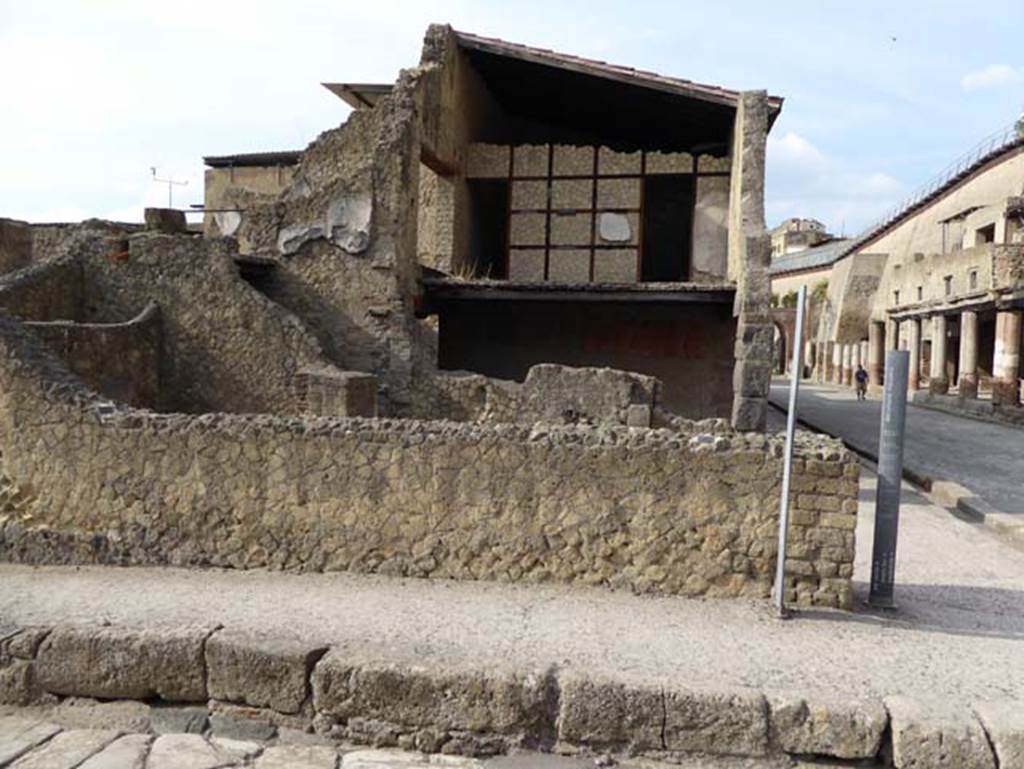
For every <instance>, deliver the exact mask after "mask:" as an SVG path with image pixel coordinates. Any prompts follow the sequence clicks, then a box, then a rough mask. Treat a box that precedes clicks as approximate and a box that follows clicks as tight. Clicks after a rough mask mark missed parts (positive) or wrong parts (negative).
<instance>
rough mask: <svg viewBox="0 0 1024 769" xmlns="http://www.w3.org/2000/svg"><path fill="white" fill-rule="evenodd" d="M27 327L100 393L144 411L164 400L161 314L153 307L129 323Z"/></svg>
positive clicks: (51, 323) (61, 323)
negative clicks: (162, 388) (161, 379)
mask: <svg viewBox="0 0 1024 769" xmlns="http://www.w3.org/2000/svg"><path fill="white" fill-rule="evenodd" d="M25 327H26V328H28V329H29V330H31V331H32V332H33V333H34V334H35V335H36V336H38V337H39V338H40V339H42V340H43V343H44V344H45V345H46V346H47V347H48V348H49V349H50V350H51V351H52V352H53V353H54V354H55V355H57V356H58V357H59V358H60V359H61V360H62V361H64V363H65V365H67V367H68V368H69V369H71V371H73V372H74V373H75V374H77V375H78V376H80V377H81V378H82V380H83V381H85V382H86V383H87V384H88V385H89V386H90V387H92V388H93V389H95V390H96V392H98V393H100V394H101V395H105V396H106V397H108V398H111V399H113V400H116V401H119V402H121V403H127V404H129V405H131V406H138V407H142V408H156V406H157V404H158V403H159V401H160V312H159V310H158V309H157V307H156V305H155V304H150V305H149V306H148V307H147V308H146V309H145V310H143V311H142V312H141V313H140V314H139V316H138V317H137V318H133V319H132V320H130V321H128V322H127V323H75V322H72V321H66V320H58V321H48V322H30V323H25Z"/></svg>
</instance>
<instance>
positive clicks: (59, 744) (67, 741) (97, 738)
mask: <svg viewBox="0 0 1024 769" xmlns="http://www.w3.org/2000/svg"><path fill="white" fill-rule="evenodd" d="M117 736H118V733H117V732H112V731H106V730H102V729H73V730H71V731H67V732H61V733H60V734H58V735H56V736H55V737H53V739H51V740H49V741H48V742H46V743H44V744H43V745H41V746H40V747H38V748H36V749H35V750H32V751H31V752H29V753H26V754H25V755H23V756H22V757H21V758H19V759H18V760H17V761H15V762H14V763H13V764H11V769H76V767H78V766H79V765H80V764H82V763H83V762H84V761H85V760H86V759H87V758H89V757H90V756H92V755H94V754H96V753H98V752H100V751H101V750H103V748H105V747H106V746H107V745H109V744H110V743H111V742H113V741H114V740H115V739H117Z"/></svg>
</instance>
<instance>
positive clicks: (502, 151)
mask: <svg viewBox="0 0 1024 769" xmlns="http://www.w3.org/2000/svg"><path fill="white" fill-rule="evenodd" d="M508 165H509V148H508V147H504V146H501V145H497V144H471V145H469V150H468V152H467V157H466V176H467V177H468V178H470V179H482V178H488V179H507V178H508V171H509V167H508Z"/></svg>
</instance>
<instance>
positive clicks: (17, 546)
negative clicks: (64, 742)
mask: <svg viewBox="0 0 1024 769" xmlns="http://www.w3.org/2000/svg"><path fill="white" fill-rule="evenodd" d="M0 359H3V360H4V361H5V366H4V367H3V368H2V369H0V452H2V461H3V473H4V475H5V476H6V479H7V480H6V481H5V482H4V483H3V486H4V488H5V491H4V492H3V496H4V500H3V501H2V502H0V505H3V506H4V508H5V509H6V512H5V513H4V514H3V521H2V524H0V555H2V557H3V558H4V559H7V560H15V561H25V562H36V563H44V562H51V563H54V562H60V563H93V562H100V563H136V564H146V563H148V564H160V563H168V564H180V565H185V564H189V565H199V564H202V565H212V566H223V567H236V568H253V567H273V568H289V569H304V570H322V569H332V570H333V569H347V570H351V571H360V572H378V573H385V574H400V575H406V576H416V577H443V578H460V579H497V580H510V581H557V582H581V583H586V584H604V585H610V586H618V587H625V588H631V589H633V590H637V591H655V592H665V593H678V594H685V595H708V596H744V595H745V596H758V597H765V596H767V595H768V592H769V588H770V584H771V580H772V576H773V573H774V553H775V536H776V506H777V499H778V493H779V478H780V470H781V458H780V457H781V453H782V452H781V448H782V446H781V439H779V438H775V437H768V438H766V437H765V436H763V435H756V434H755V435H743V434H738V433H732V434H728V435H723V434H718V435H714V434H686V433H679V432H674V431H671V430H645V429H639V430H637V429H629V428H609V427H598V428H595V427H581V426H568V427H556V426H535V427H532V428H531V427H523V426H518V425H468V424H455V423H448V422H418V421H410V420H402V421H389V420H364V419H328V418H319V419H287V418H280V417H270V416H255V415H248V416H246V415H227V414H207V415H203V416H189V415H183V414H155V413H152V412H146V411H139V410H133V409H130V408H127V407H115V406H111V405H110V404H109V403H105V402H103V401H98V400H97V398H96V397H95V395H94V394H92V393H91V392H90V391H89V390H87V389H85V388H84V387H83V386H82V385H81V384H80V383H79V382H78V381H77V380H76V379H75V378H74V377H72V376H71V375H70V374H68V373H67V372H66V370H65V369H63V367H61V366H60V365H59V364H58V363H57V362H56V360H55V359H54V358H52V357H51V356H50V355H49V354H48V353H46V351H45V349H44V348H43V347H42V345H40V344H39V343H38V342H37V341H36V340H34V339H33V338H32V337H31V335H30V334H29V332H27V331H26V330H25V329H23V328H21V327H20V326H19V325H18V324H17V323H15V322H13V321H11V320H9V319H3V318H0ZM68 467H74V468H75V472H74V473H68V472H67V468H68ZM794 467H795V477H794V489H795V494H796V498H795V511H794V516H793V522H794V528H793V549H792V557H793V561H792V563H790V564H789V566H790V574H791V575H792V576H791V577H790V578H789V584H788V588H787V589H788V590H789V592H790V593H791V598H792V599H793V600H795V601H796V602H798V603H803V604H818V605H842V606H846V605H848V604H849V602H850V599H851V593H850V576H851V573H852V568H853V565H852V564H853V554H854V526H855V522H856V514H855V510H856V495H857V474H858V465H857V463H856V462H855V460H854V459H853V458H852V456H851V455H849V454H848V453H846V452H845V451H844V450H842V449H841V448H840V446H839V444H838V443H836V442H834V441H832V440H830V439H821V438H812V437H810V436H805V437H803V438H802V439H801V441H800V442H799V443H798V446H797V452H796V459H795V463H794Z"/></svg>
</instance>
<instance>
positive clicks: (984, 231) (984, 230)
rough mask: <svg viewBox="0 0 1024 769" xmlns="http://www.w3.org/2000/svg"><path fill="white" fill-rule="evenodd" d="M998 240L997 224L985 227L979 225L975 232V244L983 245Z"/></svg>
mask: <svg viewBox="0 0 1024 769" xmlns="http://www.w3.org/2000/svg"><path fill="white" fill-rule="evenodd" d="M995 240H996V225H995V224H988V225H986V226H984V227H979V228H978V229H977V230H975V232H974V243H975V245H978V246H980V245H982V244H983V243H994V242H995Z"/></svg>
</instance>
